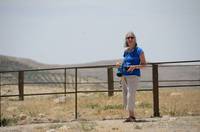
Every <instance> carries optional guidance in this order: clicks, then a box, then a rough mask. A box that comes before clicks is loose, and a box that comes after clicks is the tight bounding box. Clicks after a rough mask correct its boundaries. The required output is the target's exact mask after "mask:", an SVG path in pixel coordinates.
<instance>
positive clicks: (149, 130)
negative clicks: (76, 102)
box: [0, 116, 200, 132]
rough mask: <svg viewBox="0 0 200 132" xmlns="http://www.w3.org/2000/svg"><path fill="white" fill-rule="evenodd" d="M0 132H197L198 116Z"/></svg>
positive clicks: (75, 123) (199, 126)
mask: <svg viewBox="0 0 200 132" xmlns="http://www.w3.org/2000/svg"><path fill="white" fill-rule="evenodd" d="M0 131H1V132H10V131H12V132H27V131H28V132H38V131H39V132H57V131H58V132H66V131H67V132H77V131H78V132H79V131H80V132H84V131H91V132H131V131H134V132H199V131H200V116H186V117H169V116H164V117H162V118H144V119H137V122H133V123H123V119H115V120H111V119H108V120H101V121H83V120H77V121H70V122H65V123H42V124H28V125H19V126H10V127H2V128H0Z"/></svg>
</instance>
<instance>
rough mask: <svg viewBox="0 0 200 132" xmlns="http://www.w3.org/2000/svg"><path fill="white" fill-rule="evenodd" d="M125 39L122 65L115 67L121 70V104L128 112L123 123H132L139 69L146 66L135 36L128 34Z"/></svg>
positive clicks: (118, 63) (118, 64) (131, 33)
mask: <svg viewBox="0 0 200 132" xmlns="http://www.w3.org/2000/svg"><path fill="white" fill-rule="evenodd" d="M125 39H126V40H125V47H126V50H125V51H124V55H123V57H124V58H123V63H122V64H121V63H120V62H117V64H116V65H117V67H121V69H122V88H123V103H124V107H125V108H126V110H128V112H129V117H128V118H127V119H126V120H125V121H124V122H134V121H135V113H134V108H135V94H136V89H137V88H138V83H139V77H140V74H141V73H140V69H141V68H143V67H144V66H145V65H146V60H145V55H144V52H143V50H142V49H141V48H140V47H138V45H137V42H136V37H135V34H134V33H133V32H128V33H127V34H126V38H125Z"/></svg>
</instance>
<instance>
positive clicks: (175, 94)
mask: <svg viewBox="0 0 200 132" xmlns="http://www.w3.org/2000/svg"><path fill="white" fill-rule="evenodd" d="M170 96H182V93H178V92H173V93H171V94H170Z"/></svg>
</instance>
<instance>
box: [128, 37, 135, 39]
mask: <svg viewBox="0 0 200 132" xmlns="http://www.w3.org/2000/svg"><path fill="white" fill-rule="evenodd" d="M134 38H135V37H127V38H126V39H134Z"/></svg>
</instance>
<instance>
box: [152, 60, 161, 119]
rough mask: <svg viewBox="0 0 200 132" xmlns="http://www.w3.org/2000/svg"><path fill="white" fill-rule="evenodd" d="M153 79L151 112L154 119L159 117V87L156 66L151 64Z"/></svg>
mask: <svg viewBox="0 0 200 132" xmlns="http://www.w3.org/2000/svg"><path fill="white" fill-rule="evenodd" d="M152 77H153V112H154V116H155V117H159V116H160V113H159V87H158V86H159V85H158V64H152Z"/></svg>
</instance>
